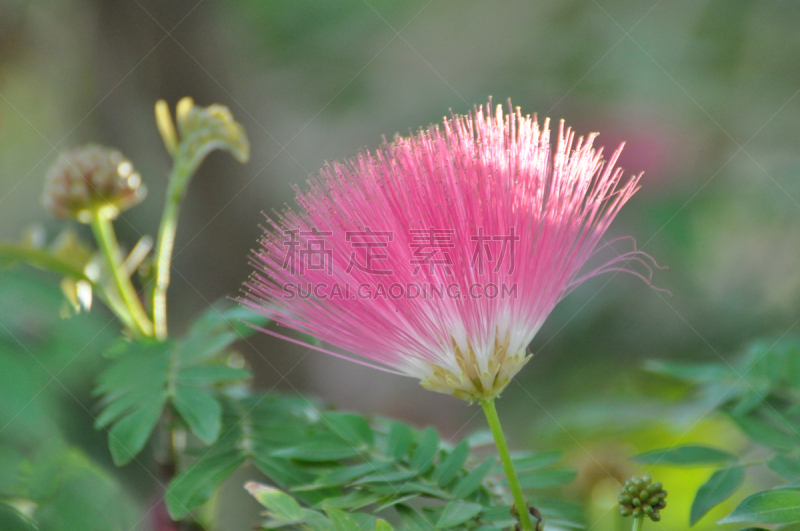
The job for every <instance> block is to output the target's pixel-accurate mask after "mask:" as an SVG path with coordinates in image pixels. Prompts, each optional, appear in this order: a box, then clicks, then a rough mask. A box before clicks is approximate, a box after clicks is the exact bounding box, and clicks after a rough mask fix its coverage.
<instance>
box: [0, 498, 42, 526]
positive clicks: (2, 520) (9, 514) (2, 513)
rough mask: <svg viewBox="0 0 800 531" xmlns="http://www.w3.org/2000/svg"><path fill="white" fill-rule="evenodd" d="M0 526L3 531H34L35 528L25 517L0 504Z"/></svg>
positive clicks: (8, 506)
mask: <svg viewBox="0 0 800 531" xmlns="http://www.w3.org/2000/svg"><path fill="white" fill-rule="evenodd" d="M0 524H2V526H3V531H36V526H35V525H34V523H33V522H31V521H30V520H29V519H28V518H27V517H26V516H25V515H23V514H22V513H20V512H19V511H17V510H16V509H14V508H13V507H11V506H10V505H6V504H5V503H2V502H0Z"/></svg>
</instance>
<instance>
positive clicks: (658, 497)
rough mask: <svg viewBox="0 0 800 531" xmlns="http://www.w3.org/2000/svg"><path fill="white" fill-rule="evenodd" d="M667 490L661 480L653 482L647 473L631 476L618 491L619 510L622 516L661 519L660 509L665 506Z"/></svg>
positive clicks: (656, 520)
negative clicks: (640, 475) (644, 516)
mask: <svg viewBox="0 0 800 531" xmlns="http://www.w3.org/2000/svg"><path fill="white" fill-rule="evenodd" d="M666 497H667V491H666V490H664V488H663V485H661V482H658V481H657V482H655V483H653V478H651V477H650V476H648V475H644V476H642V477H636V476H634V477H632V478H631V479H629V480H628V481H626V482H625V485H623V486H622V492H620V493H619V497H618V498H617V500H618V501H619V512H620V514H621V515H622V516H636V517H639V516H642V515H646V516H649V517H650V519H651V520H652V521H654V522H658V521H659V520H661V512H660V511H661V509H663V508H664V507H666V506H667V500H666V499H665V498H666Z"/></svg>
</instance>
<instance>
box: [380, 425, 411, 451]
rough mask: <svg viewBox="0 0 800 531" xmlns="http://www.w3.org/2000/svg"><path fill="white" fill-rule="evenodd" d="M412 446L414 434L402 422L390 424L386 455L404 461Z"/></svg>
mask: <svg viewBox="0 0 800 531" xmlns="http://www.w3.org/2000/svg"><path fill="white" fill-rule="evenodd" d="M413 445H414V433H413V432H412V431H411V428H409V427H408V426H406V425H405V424H403V423H402V422H392V423H391V427H390V428H389V442H388V444H387V449H386V455H388V456H389V457H393V458H394V459H395V460H397V461H399V460H401V459H405V458H406V456H408V453H409V452H410V451H411V447H412V446H413Z"/></svg>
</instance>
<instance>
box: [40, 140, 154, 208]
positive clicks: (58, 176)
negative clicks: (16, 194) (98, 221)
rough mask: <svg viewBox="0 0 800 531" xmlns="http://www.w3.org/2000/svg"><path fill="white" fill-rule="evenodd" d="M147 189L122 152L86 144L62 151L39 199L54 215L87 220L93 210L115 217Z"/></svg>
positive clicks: (131, 205) (138, 200) (139, 197)
mask: <svg viewBox="0 0 800 531" xmlns="http://www.w3.org/2000/svg"><path fill="white" fill-rule="evenodd" d="M146 193H147V189H146V188H145V186H144V185H143V184H142V178H141V176H140V175H139V174H138V173H136V172H135V171H134V169H133V164H131V162H130V161H129V160H128V159H127V158H125V156H124V155H123V154H122V153H120V152H119V151H117V150H116V149H111V148H107V147H103V146H98V145H87V146H84V147H81V148H77V149H73V150H71V151H67V152H66V153H63V154H62V155H61V156H59V158H58V160H57V161H56V162H55V163H54V164H53V165H52V166H51V167H50V170H49V171H48V172H47V180H46V184H45V189H44V194H43V195H42V203H43V204H44V206H45V208H47V210H49V211H50V213H52V214H53V215H54V216H55V217H57V218H62V219H63V218H71V219H77V220H78V221H80V222H82V223H88V222H89V221H91V218H92V214H93V213H94V212H99V213H101V215H103V216H105V217H108V218H110V219H113V218H115V217H116V216H117V215H118V214H119V213H120V212H122V211H124V210H127V209H129V208H131V207H133V206H135V205H137V204H139V203H140V202H141V201H142V200H143V199H144V197H145V195H146Z"/></svg>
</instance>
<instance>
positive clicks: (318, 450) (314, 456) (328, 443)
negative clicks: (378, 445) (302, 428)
mask: <svg viewBox="0 0 800 531" xmlns="http://www.w3.org/2000/svg"><path fill="white" fill-rule="evenodd" d="M361 454H362V450H360V449H359V448H357V447H355V446H354V445H353V444H352V443H349V442H347V441H345V440H343V439H342V438H340V437H338V436H337V435H334V434H332V433H318V434H316V435H312V436H311V437H308V438H307V439H305V440H303V441H299V443H298V444H297V445H295V446H290V447H288V448H282V449H280V450H276V451H274V452H273V453H272V455H275V456H278V457H288V458H290V459H299V460H301V461H309V462H315V463H316V462H323V461H337V460H339V459H347V458H348V457H357V456H359V455H361Z"/></svg>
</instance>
